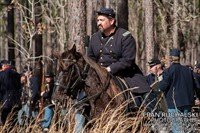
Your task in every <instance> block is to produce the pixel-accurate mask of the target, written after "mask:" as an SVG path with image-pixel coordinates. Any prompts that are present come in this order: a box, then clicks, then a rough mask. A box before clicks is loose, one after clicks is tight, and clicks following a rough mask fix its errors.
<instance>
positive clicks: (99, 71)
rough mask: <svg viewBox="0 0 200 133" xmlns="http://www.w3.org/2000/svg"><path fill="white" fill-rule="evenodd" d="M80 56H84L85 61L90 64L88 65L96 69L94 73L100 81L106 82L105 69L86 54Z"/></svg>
mask: <svg viewBox="0 0 200 133" xmlns="http://www.w3.org/2000/svg"><path fill="white" fill-rule="evenodd" d="M82 57H83V58H84V60H85V61H86V63H88V64H89V65H90V67H91V68H93V69H94V70H95V71H96V73H97V75H98V76H99V78H100V80H101V82H102V83H105V82H106V78H105V77H107V74H108V72H107V71H106V69H104V68H102V67H101V66H100V65H99V64H97V63H96V62H95V61H93V60H92V59H91V58H89V57H88V56H87V55H85V54H84V55H83V56H82Z"/></svg>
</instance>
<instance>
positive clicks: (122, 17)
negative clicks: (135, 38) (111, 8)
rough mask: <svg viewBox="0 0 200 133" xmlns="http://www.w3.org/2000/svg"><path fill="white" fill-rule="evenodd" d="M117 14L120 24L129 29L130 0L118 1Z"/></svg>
mask: <svg viewBox="0 0 200 133" xmlns="http://www.w3.org/2000/svg"><path fill="white" fill-rule="evenodd" d="M116 15H117V16H116V18H117V24H118V26H119V27H120V28H124V29H126V30H128V0H118V1H117V14H116Z"/></svg>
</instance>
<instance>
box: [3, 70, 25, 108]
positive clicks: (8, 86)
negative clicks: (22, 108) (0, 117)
mask: <svg viewBox="0 0 200 133" xmlns="http://www.w3.org/2000/svg"><path fill="white" fill-rule="evenodd" d="M21 94H22V88H21V82H20V74H19V73H17V72H15V71H13V70H12V69H7V70H4V71H2V72H0V95H1V102H3V103H4V106H3V108H12V107H14V106H15V105H20V104H21V101H20V97H21Z"/></svg>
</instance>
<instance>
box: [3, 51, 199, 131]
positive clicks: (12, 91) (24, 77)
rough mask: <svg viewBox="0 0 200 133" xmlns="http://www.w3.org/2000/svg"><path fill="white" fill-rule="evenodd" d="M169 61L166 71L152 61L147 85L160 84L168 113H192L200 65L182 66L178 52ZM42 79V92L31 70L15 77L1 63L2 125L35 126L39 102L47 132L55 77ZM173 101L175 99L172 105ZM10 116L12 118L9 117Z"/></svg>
mask: <svg viewBox="0 0 200 133" xmlns="http://www.w3.org/2000/svg"><path fill="white" fill-rule="evenodd" d="M170 57H171V65H170V67H169V68H165V66H164V64H163V63H162V62H161V61H160V60H159V59H158V58H153V59H152V60H150V61H149V62H148V63H149V68H150V72H151V73H150V74H149V75H147V76H146V79H147V82H148V84H149V86H152V88H153V86H154V83H155V82H159V87H158V88H156V89H158V90H156V91H161V92H163V93H164V94H165V99H166V101H165V102H166V104H167V110H168V111H171V112H173V111H175V110H174V109H175V108H179V107H180V108H179V109H180V110H183V112H184V111H186V112H187V111H191V107H192V106H193V105H194V104H193V101H195V104H196V105H200V102H199V96H200V92H199V90H198V89H197V90H196V91H195V90H194V89H195V88H200V63H199V64H197V65H195V66H194V68H192V67H191V66H190V67H188V66H183V65H181V64H180V62H179V59H180V58H179V57H180V51H178V50H177V49H173V50H172V51H171V53H170ZM44 79H45V80H44V81H45V84H44V87H45V90H43V91H41V86H40V85H39V82H40V81H39V77H38V76H37V75H35V74H34V68H31V67H24V69H23V71H22V72H21V73H18V72H17V71H16V69H14V67H13V66H12V65H11V63H10V61H8V60H2V61H1V71H0V100H1V109H0V113H1V114H0V116H1V119H0V120H1V121H0V124H1V125H4V124H6V123H7V122H8V123H10V124H11V125H15V124H18V125H19V126H24V125H26V124H30V122H34V121H35V120H36V119H37V118H38V115H39V107H40V106H41V100H42V101H43V103H45V105H44V106H45V108H44V114H43V116H42V118H41V120H40V122H39V124H40V126H41V127H42V129H43V130H44V131H45V130H46V131H47V130H48V128H49V127H50V125H51V120H52V118H53V115H54V105H53V104H52V102H51V101H52V100H51V96H52V93H53V88H54V73H52V72H48V73H45V74H44ZM180 86H181V87H180ZM174 88H179V89H174ZM188 88H189V89H188ZM174 91H177V92H175V93H176V94H178V95H175V96H172V95H173V94H174ZM172 98H174V99H175V101H176V103H175V104H174V103H173V101H174V99H172ZM175 106H176V107H175ZM10 115H12V117H9V116H10Z"/></svg>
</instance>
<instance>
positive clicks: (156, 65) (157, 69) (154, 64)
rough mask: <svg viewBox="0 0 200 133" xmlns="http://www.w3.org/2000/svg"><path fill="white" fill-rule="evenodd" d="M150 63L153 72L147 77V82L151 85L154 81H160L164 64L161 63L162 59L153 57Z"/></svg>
mask: <svg viewBox="0 0 200 133" xmlns="http://www.w3.org/2000/svg"><path fill="white" fill-rule="evenodd" d="M148 64H149V67H150V72H151V73H150V74H149V75H147V76H146V78H147V83H148V84H149V85H152V84H153V83H154V82H156V81H158V77H159V76H160V75H161V74H162V72H163V66H162V64H161V61H160V60H159V59H157V58H153V59H151V60H150V61H149V62H148Z"/></svg>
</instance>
